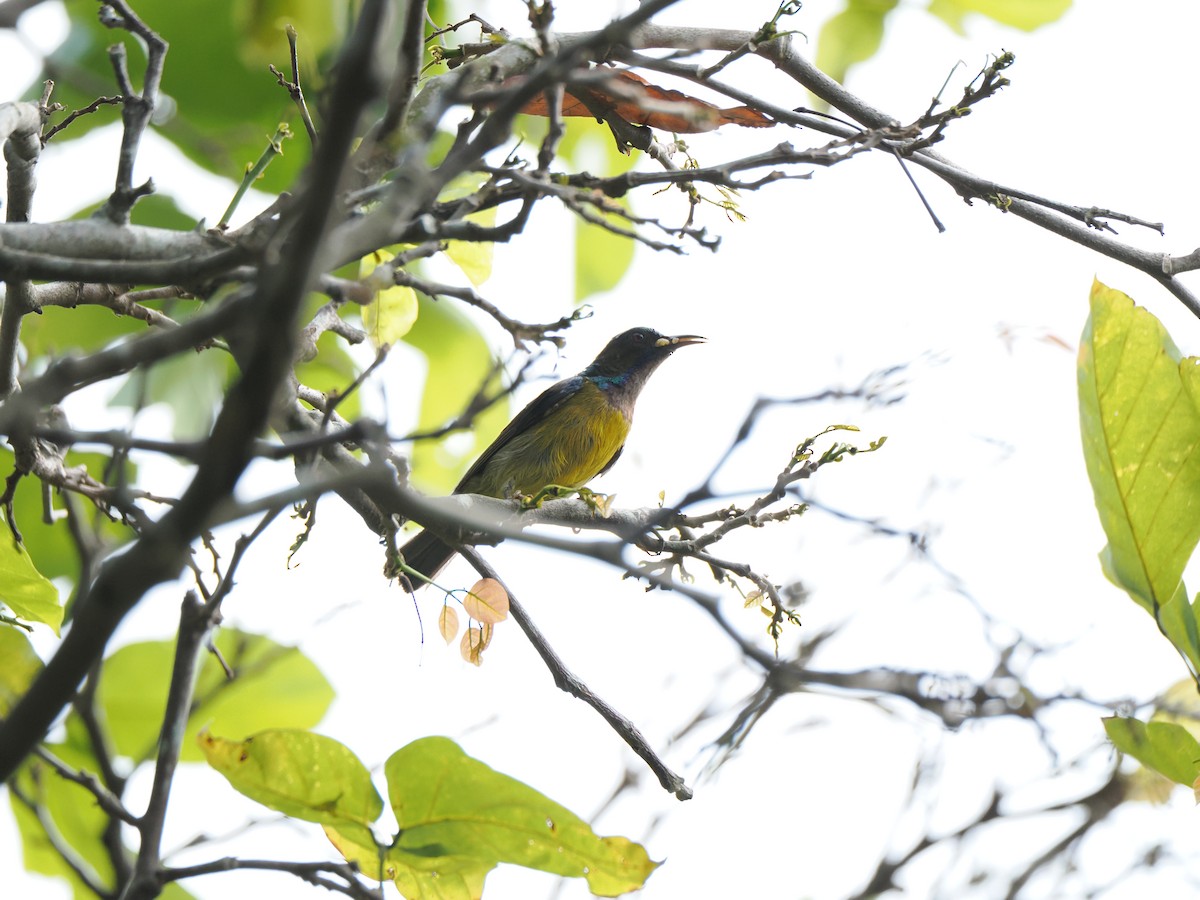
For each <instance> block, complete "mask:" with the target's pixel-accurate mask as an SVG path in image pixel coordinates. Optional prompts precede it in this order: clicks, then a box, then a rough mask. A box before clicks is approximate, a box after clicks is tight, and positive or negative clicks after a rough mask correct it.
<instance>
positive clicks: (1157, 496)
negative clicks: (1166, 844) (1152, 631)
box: [1078, 281, 1200, 783]
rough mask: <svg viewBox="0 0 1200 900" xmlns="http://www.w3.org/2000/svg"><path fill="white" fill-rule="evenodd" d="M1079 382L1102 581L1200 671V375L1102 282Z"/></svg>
mask: <svg viewBox="0 0 1200 900" xmlns="http://www.w3.org/2000/svg"><path fill="white" fill-rule="evenodd" d="M1078 380H1079V423H1080V431H1081V433H1082V436H1083V455H1084V460H1085V461H1086V463H1087V471H1088V478H1089V479H1090V480H1091V483H1092V491H1093V493H1094V495H1095V498H1096V510H1097V512H1098V513H1099V514H1100V524H1101V525H1102V526H1103V528H1104V532H1105V535H1106V536H1107V537H1108V545H1107V546H1106V547H1105V548H1104V550H1103V552H1102V553H1101V555H1100V559H1101V564H1102V566H1103V568H1104V573H1105V574H1106V575H1107V576H1108V577H1109V579H1110V580H1111V581H1112V582H1113V583H1114V584H1116V585H1117V586H1118V587H1120V588H1123V589H1124V590H1125V591H1126V592H1128V594H1129V596H1130V597H1131V598H1132V599H1133V600H1134V601H1136V602H1137V603H1138V604H1140V605H1141V606H1142V607H1143V608H1144V609H1145V610H1146V611H1147V612H1149V613H1150V614H1151V615H1152V616H1154V619H1155V621H1156V623H1157V624H1158V628H1159V630H1160V631H1162V632H1163V634H1165V635H1166V636H1167V637H1168V638H1169V639H1170V640H1171V642H1172V643H1173V644H1174V645H1175V646H1176V648H1177V649H1178V650H1179V652H1180V653H1181V654H1183V656H1184V658H1185V659H1187V660H1188V662H1189V663H1190V665H1191V668H1192V672H1193V673H1195V672H1200V627H1198V617H1197V609H1196V606H1195V604H1194V603H1192V602H1189V600H1188V594H1187V590H1186V588H1185V586H1184V583H1183V571H1184V567H1185V566H1186V565H1187V563H1188V560H1189V559H1190V558H1191V556H1192V552H1193V551H1194V550H1195V548H1196V544H1197V542H1198V541H1200V452H1198V451H1200V412H1198V411H1197V405H1198V404H1197V402H1196V398H1198V397H1200V370H1198V369H1197V368H1196V365H1195V361H1194V360H1185V359H1182V355H1181V354H1180V352H1179V350H1178V348H1177V347H1176V346H1175V343H1174V342H1173V341H1172V340H1171V336H1170V335H1169V334H1168V333H1167V330H1166V329H1165V328H1164V327H1163V325H1162V323H1161V322H1159V321H1158V319H1156V318H1155V317H1154V316H1153V315H1151V314H1150V313H1149V312H1148V311H1147V310H1145V309H1142V308H1141V307H1139V306H1136V305H1134V302H1133V300H1132V299H1130V298H1129V297H1127V296H1126V295H1125V294H1122V293H1121V292H1120V291H1116V290H1113V289H1111V288H1109V287H1106V286H1105V285H1103V284H1101V283H1100V282H1098V281H1097V282H1095V284H1094V285H1093V287H1092V293H1091V315H1090V316H1089V317H1088V320H1087V326H1086V327H1085V328H1084V331H1083V337H1082V339H1081V340H1080V344H1079V369H1078ZM1189 783H1190V779H1189Z"/></svg>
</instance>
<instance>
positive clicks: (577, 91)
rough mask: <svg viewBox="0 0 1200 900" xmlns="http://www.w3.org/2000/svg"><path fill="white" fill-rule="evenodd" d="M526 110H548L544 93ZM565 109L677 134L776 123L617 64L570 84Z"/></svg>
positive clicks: (573, 113) (537, 113)
mask: <svg viewBox="0 0 1200 900" xmlns="http://www.w3.org/2000/svg"><path fill="white" fill-rule="evenodd" d="M521 112H523V113H526V114H527V115H531V116H545V115H549V107H548V106H547V104H546V96H545V94H539V95H538V96H537V97H534V98H533V99H532V100H530V101H529V102H528V103H526V104H525V105H524V106H523V107H522V108H521ZM562 115H564V116H588V117H591V118H594V119H600V120H605V119H609V118H618V119H623V120H624V121H626V122H629V123H630V124H631V125H648V126H649V127H651V128H659V129H662V130H663V131H672V132H675V133H676V134H699V133H701V132H705V131H713V130H714V129H717V128H720V127H721V126H722V125H741V126H742V127H743V128H770V127H771V126H772V125H774V124H775V122H774V120H772V119H770V118H768V117H767V116H766V115H764V114H763V113H761V112H759V111H758V110H756V109H751V108H750V107H749V106H733V107H730V108H728V109H721V108H720V107H718V106H714V105H713V104H711V103H709V102H707V101H705V100H701V99H699V98H698V97H692V96H690V95H688V94H685V93H683V92H682V91H675V90H670V89H668V88H664V87H660V86H659V85H657V84H651V83H650V82H648V81H646V79H644V78H642V77H641V76H640V75H637V74H635V73H633V72H631V71H629V70H628V69H617V70H614V71H613V72H612V75H611V76H610V77H609V78H606V79H603V80H598V81H595V82H588V83H587V84H580V83H577V84H572V85H568V87H567V89H566V90H565V91H564V92H563V100H562Z"/></svg>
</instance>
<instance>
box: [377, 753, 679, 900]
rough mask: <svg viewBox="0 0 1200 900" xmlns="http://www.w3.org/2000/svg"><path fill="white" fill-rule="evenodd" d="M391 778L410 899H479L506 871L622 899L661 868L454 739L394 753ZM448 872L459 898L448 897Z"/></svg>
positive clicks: (400, 869) (397, 855) (401, 870)
mask: <svg viewBox="0 0 1200 900" xmlns="http://www.w3.org/2000/svg"><path fill="white" fill-rule="evenodd" d="M384 772H385V774H386V775H387V780H388V799H389V801H390V802H391V805H392V809H393V811H394V812H395V814H396V821H397V822H398V823H399V825H400V832H399V834H398V836H397V838H396V840H395V842H394V843H393V844H392V846H391V847H390V848H389V849H388V850H387V853H386V857H387V864H388V866H390V867H394V871H395V875H394V876H393V880H394V881H395V882H396V886H397V887H399V888H400V890H401V892H402V893H403V894H404V895H405V896H406V897H407V898H408V900H418V898H425V897H438V898H447V900H449V898H453V900H459V898H462V900H473V898H476V897H478V896H479V891H480V890H482V883H483V876H484V875H486V874H487V872H488V871H490V870H491V869H492V868H493V867H495V866H496V865H497V864H499V863H511V864H514V865H520V866H526V867H528V868H532V869H539V870H541V871H544V872H552V873H554V874H557V875H565V876H569V877H575V878H586V879H587V883H588V888H589V890H591V892H592V893H593V894H597V895H599V896H601V897H615V896H618V895H620V894H623V893H626V892H628V891H634V890H637V889H638V888H640V887H642V886H643V885H644V884H645V882H646V879H647V878H648V877H649V875H650V873H651V872H653V871H654V869H655V867H656V866H657V865H658V864H657V863H655V862H652V861H651V859H650V857H649V856H648V855H647V853H646V850H645V848H644V847H642V846H641V845H640V844H636V843H634V842H633V841H630V840H629V839H627V838H623V837H600V836H599V835H597V834H596V833H595V832H593V831H592V829H591V827H590V826H589V825H588V824H587V823H586V822H584V821H583V820H582V819H580V818H579V817H578V816H576V815H575V814H574V813H572V812H570V811H569V810H567V809H565V808H564V807H562V806H560V805H558V804H557V803H555V802H554V801H553V800H550V799H549V798H548V797H545V796H544V795H542V794H540V793H538V792H537V791H535V790H534V789H533V788H531V787H529V786H528V785H525V784H522V783H521V782H519V781H517V780H516V779H513V778H510V777H508V776H507V775H502V774H500V773H499V772H496V771H495V770H493V769H492V768H490V767H489V766H487V765H485V764H484V763H482V762H480V761H479V760H477V759H473V758H471V757H469V756H467V755H466V754H465V753H464V752H463V751H462V750H461V749H460V748H459V747H458V745H456V744H455V743H454V742H453V741H451V740H449V739H448V738H440V737H431V738H423V739H421V740H419V741H414V742H413V743H411V744H409V745H408V746H407V747H404V748H402V749H400V750H398V751H396V752H395V753H394V754H392V756H391V757H390V758H389V759H388V761H387V763H386V764H385V766H384ZM443 874H446V875H449V876H450V880H451V881H452V883H453V889H452V890H449V891H446V890H445V887H446V885H445V884H444V883H443V881H442V876H443ZM476 881H477V882H478V884H477V885H476ZM439 885H440V890H441V892H439Z"/></svg>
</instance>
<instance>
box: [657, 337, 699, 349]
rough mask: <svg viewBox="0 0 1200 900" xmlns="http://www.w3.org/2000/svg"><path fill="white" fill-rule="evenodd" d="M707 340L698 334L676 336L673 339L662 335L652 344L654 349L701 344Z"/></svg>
mask: <svg viewBox="0 0 1200 900" xmlns="http://www.w3.org/2000/svg"><path fill="white" fill-rule="evenodd" d="M707 340H708V338H702V337H700V335H698V334H677V335H675V336H674V337H667V336H666V335H664V336H663V337H660V338H659V339H658V340H657V341H655V342H654V345H655V346H656V347H682V346H684V345H686V344H703V343H704V342H705V341H707Z"/></svg>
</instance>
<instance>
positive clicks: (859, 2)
mask: <svg viewBox="0 0 1200 900" xmlns="http://www.w3.org/2000/svg"><path fill="white" fill-rule="evenodd" d="M899 7H900V3H899V0H845V3H844V5H843V7H842V9H841V10H840V11H838V12H837V13H836V14H834V15H833V16H831V17H830V18H829V19H828V20H826V22H825V24H824V25H822V26H821V31H820V34H819V35H818V37H817V55H816V63H817V67H818V68H819V69H821V71H823V72H825V74H827V75H829V76H830V77H831V78H834V79H836V80H837V81H839V82H842V83H844V82H845V81H846V75H847V74H848V73H849V71H850V69H851V68H853V67H854V66H855V65H857V64H859V63H862V62H866V61H867V60H868V59H870V58H871V57H872V56H874V55H875V54H876V53H878V52H879V48H880V46H881V45H882V43H883V35H884V31H885V29H886V26H887V22H888V19H889V17H890V16H891V14H892V13H893V12H894V11H895V10H896V9H898V8H899ZM1070 8H1071V0H929V5H928V7H927V8H926V11H927V12H928V13H930V14H931V15H933V16H936V17H937V18H938V19H940V20H941V21H943V22H945V23H946V25H948V26H949V27H950V28H952V29H954V31H955V32H957V33H958V34H965V33H966V22H968V21H969V20H970V17H971V16H972V15H979V16H986V17H987V18H989V19H993V20H995V21H997V22H999V23H1000V24H1002V25H1008V26H1010V27H1012V28H1019V29H1020V30H1022V31H1034V30H1035V29H1037V28H1041V27H1042V26H1043V25H1049V24H1050V23H1051V22H1057V21H1058V20H1059V19H1060V18H1062V16H1063V15H1064V14H1065V13H1066V11H1067V10H1068V9H1070ZM814 103H816V104H817V106H818V108H821V109H824V108H825V105H824V104H822V103H820V102H819V101H816V100H815V99H814Z"/></svg>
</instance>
